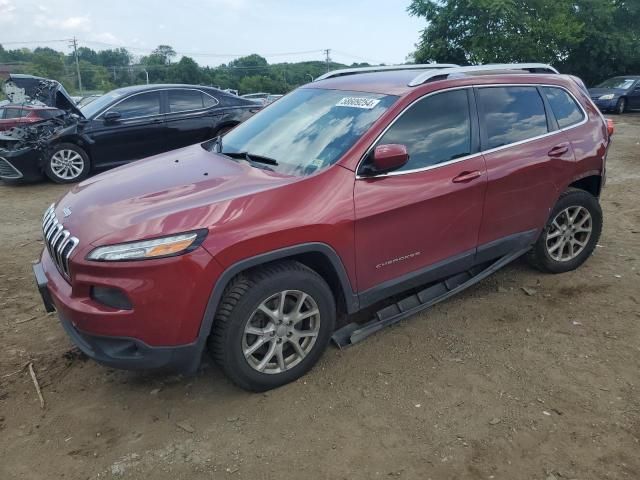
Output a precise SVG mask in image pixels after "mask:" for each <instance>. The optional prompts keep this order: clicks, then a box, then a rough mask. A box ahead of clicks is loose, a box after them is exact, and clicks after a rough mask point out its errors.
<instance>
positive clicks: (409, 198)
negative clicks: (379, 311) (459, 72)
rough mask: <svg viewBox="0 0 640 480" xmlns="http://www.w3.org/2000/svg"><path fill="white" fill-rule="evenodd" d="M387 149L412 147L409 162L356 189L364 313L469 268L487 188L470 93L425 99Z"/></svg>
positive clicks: (395, 130)
mask: <svg viewBox="0 0 640 480" xmlns="http://www.w3.org/2000/svg"><path fill="white" fill-rule="evenodd" d="M383 144H402V145H405V146H406V147H407V150H408V153H409V161H408V163H407V164H406V165H405V166H404V167H402V168H401V169H399V170H396V171H394V172H391V173H389V174H386V175H380V176H374V177H360V176H359V177H358V179H357V180H356V182H355V191H354V201H355V216H356V225H355V242H356V265H357V277H358V290H359V291H360V292H361V293H360V298H361V303H362V304H363V306H366V305H371V304H372V303H374V302H375V301H377V300H380V299H382V298H385V297H388V296H389V295H393V294H396V293H399V292H401V291H404V290H407V289H409V288H413V287H416V286H419V285H422V284H424V283H427V282H430V281H434V280H437V279H439V278H442V277H446V276H449V275H451V274H455V273H459V272H461V271H463V270H465V269H467V268H469V267H470V266H471V265H472V264H473V260H474V255H475V250H476V247H477V243H478V233H479V230H480V222H481V219H482V210H483V202H484V195H485V190H486V184H487V174H486V168H485V162H484V158H483V156H482V155H481V154H480V153H479V134H478V123H477V115H476V109H475V101H474V97H473V93H472V92H471V90H470V89H466V88H465V89H456V90H449V91H445V92H440V93H435V94H432V95H428V96H426V97H423V98H422V99H421V100H419V101H418V102H416V103H414V104H413V105H412V106H410V107H409V108H408V109H407V110H405V111H404V112H403V113H401V114H400V116H399V117H397V118H396V120H395V121H394V122H393V123H392V124H391V126H390V127H389V129H388V130H387V131H386V132H385V133H384V134H383V135H382V137H381V138H380V139H379V140H378V141H377V142H376V144H375V145H383ZM368 161H370V160H369V159H368V158H365V160H363V163H364V162H368ZM361 170H362V164H361V165H360V169H359V171H361Z"/></svg>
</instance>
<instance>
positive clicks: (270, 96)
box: [264, 95, 284, 105]
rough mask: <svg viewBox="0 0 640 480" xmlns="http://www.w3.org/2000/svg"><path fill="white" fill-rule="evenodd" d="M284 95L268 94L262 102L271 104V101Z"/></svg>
mask: <svg viewBox="0 0 640 480" xmlns="http://www.w3.org/2000/svg"><path fill="white" fill-rule="evenodd" d="M283 96H284V95H269V96H268V97H267V98H266V99H265V101H264V104H265V105H271V104H272V103H273V102H275V101H276V100H280V99H281V98H282V97H283Z"/></svg>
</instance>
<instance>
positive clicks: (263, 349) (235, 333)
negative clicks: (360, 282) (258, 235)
mask: <svg viewBox="0 0 640 480" xmlns="http://www.w3.org/2000/svg"><path fill="white" fill-rule="evenodd" d="M335 318H336V306H335V301H334V298H333V294H332V293H331V289H330V288H329V286H328V285H327V283H326V282H325V281H324V279H323V278H322V277H321V276H320V275H318V274H317V273H316V272H314V271H313V270H311V269H309V268H307V267H306V266H304V265H302V264H301V263H298V262H294V261H287V262H282V263H278V264H272V265H269V266H266V267H262V268H259V269H256V270H254V271H252V272H249V273H247V274H241V275H239V276H237V277H236V278H235V279H234V280H232V281H231V283H230V284H229V286H228V287H227V288H226V290H225V294H224V296H223V298H222V301H221V303H220V306H219V308H218V312H217V314H216V317H215V321H214V326H213V332H212V334H211V336H210V338H209V349H210V351H211V352H212V354H213V357H214V359H215V360H216V362H217V363H218V365H220V367H222V369H223V370H224V372H225V374H226V375H227V377H229V378H230V379H231V380H232V381H233V382H234V383H236V384H237V385H238V386H240V387H242V388H244V389H247V390H251V391H257V392H260V391H264V390H269V389H272V388H276V387H279V386H281V385H284V384H286V383H289V382H292V381H294V380H295V379H297V378H299V377H300V376H302V375H304V374H305V373H306V372H307V371H308V370H309V369H311V367H313V365H314V364H315V363H316V362H317V361H318V359H319V358H320V356H321V355H322V352H323V351H324V350H325V348H326V347H327V344H328V343H329V339H330V338H331V334H332V333H333V330H334V325H335Z"/></svg>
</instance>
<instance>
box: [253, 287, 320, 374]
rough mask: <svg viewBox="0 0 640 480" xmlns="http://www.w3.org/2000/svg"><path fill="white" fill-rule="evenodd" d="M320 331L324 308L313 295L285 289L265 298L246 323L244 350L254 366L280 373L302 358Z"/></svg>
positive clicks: (266, 371) (309, 349)
mask: <svg viewBox="0 0 640 480" xmlns="http://www.w3.org/2000/svg"><path fill="white" fill-rule="evenodd" d="M319 332H320V310H319V309H318V304H317V303H316V301H315V300H314V299H313V297H312V296H311V295H309V294H307V293H305V292H302V291H300V290H283V291H281V292H278V293H276V294H274V295H271V296H270V297H269V298H267V299H266V300H264V301H263V302H262V303H260V305H259V306H258V308H256V310H255V311H254V312H253V314H252V315H251V317H249V320H248V321H247V323H246V324H245V327H244V332H243V335H242V352H243V354H244V358H245V359H246V361H247V363H248V364H249V365H250V366H251V368H253V369H254V370H256V371H258V372H260V373H266V374H278V373H283V372H286V371H287V370H290V369H292V368H293V367H295V366H296V365H298V364H299V363H300V362H302V361H303V360H304V359H305V358H306V357H307V355H309V353H310V352H311V350H312V349H313V347H314V345H315V343H316V340H317V338H318V334H319Z"/></svg>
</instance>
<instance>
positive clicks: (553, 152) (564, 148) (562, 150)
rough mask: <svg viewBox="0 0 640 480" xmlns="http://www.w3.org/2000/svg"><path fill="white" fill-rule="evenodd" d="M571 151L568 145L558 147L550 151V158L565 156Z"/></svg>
mask: <svg viewBox="0 0 640 480" xmlns="http://www.w3.org/2000/svg"><path fill="white" fill-rule="evenodd" d="M568 151H569V146H568V145H557V146H555V147H553V148H552V149H551V150H549V156H550V157H559V156H560V155H564V154H565V153H567V152H568Z"/></svg>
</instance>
